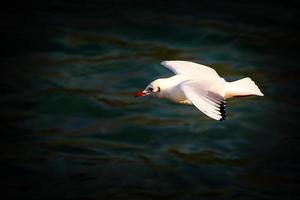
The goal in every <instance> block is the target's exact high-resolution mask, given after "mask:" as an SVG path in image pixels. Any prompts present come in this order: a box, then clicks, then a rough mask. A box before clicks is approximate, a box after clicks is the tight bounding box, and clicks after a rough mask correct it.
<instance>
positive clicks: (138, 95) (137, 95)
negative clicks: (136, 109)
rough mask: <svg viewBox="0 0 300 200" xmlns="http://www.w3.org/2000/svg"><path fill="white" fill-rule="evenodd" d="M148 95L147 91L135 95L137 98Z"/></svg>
mask: <svg viewBox="0 0 300 200" xmlns="http://www.w3.org/2000/svg"><path fill="white" fill-rule="evenodd" d="M147 95H148V93H147V92H145V91H140V92H137V93H135V94H134V96H135V97H143V96H147Z"/></svg>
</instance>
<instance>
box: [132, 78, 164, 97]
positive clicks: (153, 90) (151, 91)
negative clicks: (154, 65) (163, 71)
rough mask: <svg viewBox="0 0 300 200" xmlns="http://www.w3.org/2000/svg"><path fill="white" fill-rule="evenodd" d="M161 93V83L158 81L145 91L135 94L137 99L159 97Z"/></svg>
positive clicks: (153, 82)
mask: <svg viewBox="0 0 300 200" xmlns="http://www.w3.org/2000/svg"><path fill="white" fill-rule="evenodd" d="M160 92H161V81H160V79H157V80H155V81H152V82H151V83H150V84H149V85H148V86H147V87H146V88H145V89H144V90H143V91H140V92H137V93H135V95H134V96H135V97H144V96H148V95H159V94H160Z"/></svg>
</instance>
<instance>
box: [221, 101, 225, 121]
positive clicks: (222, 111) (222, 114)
mask: <svg viewBox="0 0 300 200" xmlns="http://www.w3.org/2000/svg"><path fill="white" fill-rule="evenodd" d="M220 112H221V116H222V118H221V119H220V121H224V120H225V119H226V101H222V102H221V104H220Z"/></svg>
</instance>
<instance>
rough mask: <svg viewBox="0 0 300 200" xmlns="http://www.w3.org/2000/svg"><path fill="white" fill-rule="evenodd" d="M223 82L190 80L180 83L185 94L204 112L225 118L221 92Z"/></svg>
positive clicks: (216, 118)
mask: <svg viewBox="0 0 300 200" xmlns="http://www.w3.org/2000/svg"><path fill="white" fill-rule="evenodd" d="M223 84H224V83H223V82H221V81H220V82H213V81H198V80H190V81H185V82H183V83H181V85H180V88H181V89H182V91H183V93H184V94H185V96H186V97H187V98H188V99H189V100H190V101H191V102H192V103H193V104H194V105H195V106H196V107H197V108H198V109H199V110H200V111H202V112H203V113H204V114H206V115H207V116H209V117H211V118H213V119H215V120H225V117H226V112H225V103H226V102H225V99H224V97H223V96H222V94H221V91H222V89H223Z"/></svg>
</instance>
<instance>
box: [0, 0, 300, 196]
mask: <svg viewBox="0 0 300 200" xmlns="http://www.w3.org/2000/svg"><path fill="white" fill-rule="evenodd" d="M131 3H132V4H128V2H126V3H125V2H123V3H117V2H114V1H112V2H111V1H109V2H108V1H107V2H96V1H95V2H94V1H90V2H89V3H79V2H77V3H76V2H72V3H70V2H68V1H63V2H60V1H53V2H52V3H47V4H42V3H36V4H34V5H33V6H32V7H30V9H29V10H30V12H28V13H25V15H24V12H25V11H22V6H23V5H19V4H18V6H17V7H16V8H12V9H13V10H8V11H7V12H4V14H2V15H3V17H2V19H3V22H4V23H3V25H2V26H3V31H2V33H3V34H4V39H5V40H4V43H3V44H4V47H5V51H4V52H3V54H2V56H1V65H2V67H3V70H4V69H5V73H3V74H2V78H1V92H2V94H3V95H2V97H1V101H0V103H1V130H2V131H1V132H2V137H1V177H2V178H1V187H2V189H4V191H6V192H5V195H7V196H8V197H11V198H13V197H17V198H25V197H30V198H36V199H55V198H59V199H99V198H103V199H126V198H128V199H233V198H236V199H283V198H284V199H289V198H291V199H293V198H294V197H296V196H297V190H296V189H297V188H298V186H299V179H298V177H297V176H298V175H299V160H298V158H299V152H300V151H299V134H298V131H297V130H298V128H299V125H298V120H297V119H298V117H297V116H298V115H299V108H298V106H299V94H298V93H296V92H295V91H297V85H298V84H299V75H298V72H299V70H298V68H297V67H298V63H299V61H300V60H299V56H298V51H297V50H296V49H297V47H299V45H298V44H299V43H298V42H299V38H298V34H299V32H298V31H296V28H297V25H296V22H295V18H296V16H297V4H296V3H292V2H291V3H290V4H284V3H274V2H268V1H262V2H257V3H255V2H252V3H251V4H250V3H248V4H240V3H237V2H234V1H232V2H230V3H226V4H225V3H217V4H218V5H217V6H216V5H214V3H212V2H210V1H203V2H201V3H194V4H189V3H185V2H178V3H176V4H173V3H172V2H169V1H167V2H165V3H161V2H160V3H159V2H156V1H151V2H148V3H146V4H141V3H138V2H134V1H133V2H131ZM253 10H254V11H253ZM12 13H17V14H18V15H16V16H15V15H13V14H12ZM17 16H22V17H17ZM163 60H190V61H195V62H199V63H202V64H206V65H210V66H212V67H213V68H215V69H216V71H217V72H218V73H219V74H221V75H223V76H224V77H225V78H226V79H227V80H237V79H239V78H242V77H246V76H249V77H251V78H252V79H253V80H255V82H256V83H257V84H258V85H259V87H260V88H261V90H262V91H263V93H264V94H265V97H248V98H242V99H237V100H229V101H228V103H227V113H228V119H227V120H226V121H224V122H218V121H214V120H211V119H209V118H208V117H206V116H205V115H204V114H202V113H200V112H199V111H198V110H197V109H196V108H194V107H192V106H184V105H177V104H174V103H171V102H169V101H167V100H158V99H155V98H151V97H149V98H148V97H147V98H133V93H134V92H136V91H138V90H141V89H143V88H144V87H145V86H146V85H147V84H148V83H149V82H150V81H152V80H154V79H156V78H158V77H168V76H171V75H172V73H171V72H170V71H168V70H167V69H165V68H163V67H162V66H160V64H159V63H160V62H161V61H163Z"/></svg>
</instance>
